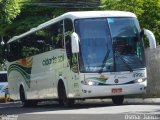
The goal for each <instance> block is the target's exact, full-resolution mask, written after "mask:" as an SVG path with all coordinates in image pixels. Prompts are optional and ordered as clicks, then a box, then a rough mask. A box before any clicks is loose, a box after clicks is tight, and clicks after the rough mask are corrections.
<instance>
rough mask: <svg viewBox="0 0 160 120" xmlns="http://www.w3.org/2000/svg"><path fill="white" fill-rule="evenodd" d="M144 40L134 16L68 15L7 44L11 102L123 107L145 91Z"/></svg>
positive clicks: (109, 13) (107, 13)
mask: <svg viewBox="0 0 160 120" xmlns="http://www.w3.org/2000/svg"><path fill="white" fill-rule="evenodd" d="M153 37H154V36H151V37H150V38H153ZM142 38H143V32H142V31H141V29H140V26H139V23H138V20H137V18H136V16H135V15H134V14H133V13H130V12H123V11H85V12H68V13H65V14H63V15H61V16H59V17H57V18H54V19H52V20H50V21H47V22H45V23H43V24H41V25H39V26H37V27H36V28H32V29H31V30H30V31H28V32H26V33H24V34H21V35H19V36H15V37H13V38H11V39H10V40H9V41H8V43H7V49H8V52H7V60H8V63H7V65H8V82H9V89H10V94H11V98H12V99H14V100H21V101H22V103H23V106H28V105H34V104H36V103H37V102H38V101H41V100H58V101H59V103H60V104H62V105H64V106H70V105H73V104H74V102H75V100H78V99H83V100H84V99H91V98H112V100H113V103H114V104H122V103H123V100H124V96H126V95H132V94H143V93H145V91H146V87H147V74H146V66H145V55H144V48H143V40H142ZM150 41H151V42H152V43H153V44H155V41H154V39H153V40H152V39H150ZM152 47H154V46H152Z"/></svg>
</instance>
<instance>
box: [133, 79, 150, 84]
mask: <svg viewBox="0 0 160 120" xmlns="http://www.w3.org/2000/svg"><path fill="white" fill-rule="evenodd" d="M146 80H147V78H139V79H137V80H134V83H142V82H144V81H146Z"/></svg>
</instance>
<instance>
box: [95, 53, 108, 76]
mask: <svg viewBox="0 0 160 120" xmlns="http://www.w3.org/2000/svg"><path fill="white" fill-rule="evenodd" d="M109 53H110V50H107V53H106V55H105V57H104V59H103V63H102V67H101V69H100V70H99V72H98V73H100V74H101V73H102V72H103V68H104V67H105V65H106V61H107V59H108V57H109Z"/></svg>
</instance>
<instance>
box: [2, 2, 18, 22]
mask: <svg viewBox="0 0 160 120" xmlns="http://www.w3.org/2000/svg"><path fill="white" fill-rule="evenodd" d="M18 1H19V0H0V22H3V23H10V22H11V21H12V20H13V19H14V18H16V16H17V15H18V14H19V13H20V6H19V4H18Z"/></svg>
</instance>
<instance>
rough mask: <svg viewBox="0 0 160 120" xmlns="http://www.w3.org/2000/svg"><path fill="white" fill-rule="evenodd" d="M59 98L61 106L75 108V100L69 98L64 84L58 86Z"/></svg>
mask: <svg viewBox="0 0 160 120" xmlns="http://www.w3.org/2000/svg"><path fill="white" fill-rule="evenodd" d="M58 96H59V104H60V106H63V107H66V108H69V107H73V105H74V103H75V100H74V99H69V98H67V94H66V89H65V86H64V84H63V83H62V84H59V85H58Z"/></svg>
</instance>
